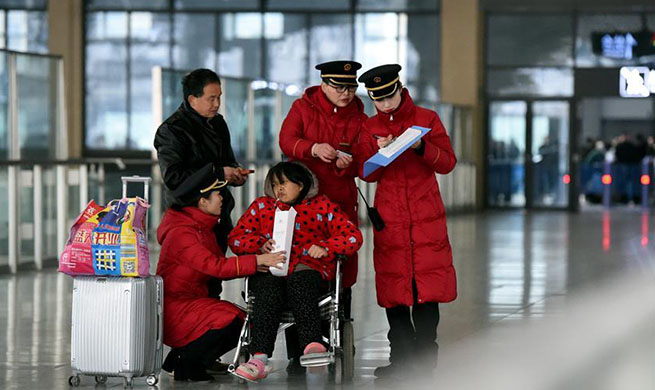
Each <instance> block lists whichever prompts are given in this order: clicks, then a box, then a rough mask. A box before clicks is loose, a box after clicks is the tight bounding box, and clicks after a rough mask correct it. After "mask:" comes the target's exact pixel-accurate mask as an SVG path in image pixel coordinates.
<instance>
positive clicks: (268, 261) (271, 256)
mask: <svg viewBox="0 0 655 390" xmlns="http://www.w3.org/2000/svg"><path fill="white" fill-rule="evenodd" d="M285 261H286V258H285V256H284V252H275V253H265V254H263V255H257V272H268V267H275V268H277V269H282V266H283V265H284V262H285Z"/></svg>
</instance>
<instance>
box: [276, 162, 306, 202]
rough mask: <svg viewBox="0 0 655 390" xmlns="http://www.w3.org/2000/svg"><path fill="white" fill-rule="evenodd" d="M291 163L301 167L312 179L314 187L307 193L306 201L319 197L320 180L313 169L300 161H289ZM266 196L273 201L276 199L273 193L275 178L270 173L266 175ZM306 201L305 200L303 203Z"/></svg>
mask: <svg viewBox="0 0 655 390" xmlns="http://www.w3.org/2000/svg"><path fill="white" fill-rule="evenodd" d="M289 162H290V163H292V164H296V165H299V166H301V167H302V168H303V169H304V170H305V171H307V173H309V174H310V175H311V177H312V186H311V187H310V188H309V191H308V192H307V195H306V196H305V199H311V198H313V197H315V196H316V195H318V178H317V177H316V175H315V174H314V172H312V171H311V169H309V168H307V166H306V165H305V164H303V163H301V162H298V161H289ZM264 194H265V195H266V196H268V197H271V198H273V199H275V198H276V197H275V193H273V177H272V175H271V172H270V171H269V172H268V173H267V174H266V179H264ZM305 199H303V201H304V200H305Z"/></svg>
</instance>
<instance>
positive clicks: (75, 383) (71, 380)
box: [68, 375, 81, 387]
mask: <svg viewBox="0 0 655 390" xmlns="http://www.w3.org/2000/svg"><path fill="white" fill-rule="evenodd" d="M80 382H81V379H80V376H79V375H72V376H71V377H70V378H68V384H69V385H71V387H77V386H79V385H80Z"/></svg>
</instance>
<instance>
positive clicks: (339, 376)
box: [334, 349, 343, 385]
mask: <svg viewBox="0 0 655 390" xmlns="http://www.w3.org/2000/svg"><path fill="white" fill-rule="evenodd" d="M342 383H343V352H342V351H341V350H340V349H338V350H335V351H334V384H336V385H340V384H342Z"/></svg>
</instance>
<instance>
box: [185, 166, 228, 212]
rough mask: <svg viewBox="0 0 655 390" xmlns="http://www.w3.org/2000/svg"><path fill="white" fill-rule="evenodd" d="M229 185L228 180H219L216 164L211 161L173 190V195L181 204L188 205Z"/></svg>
mask: <svg viewBox="0 0 655 390" xmlns="http://www.w3.org/2000/svg"><path fill="white" fill-rule="evenodd" d="M226 185H227V181H223V180H219V179H218V177H217V176H216V172H214V164H212V163H209V164H207V165H205V166H204V167H202V168H200V169H199V170H197V171H196V172H194V173H193V174H192V175H191V176H189V177H187V178H186V179H184V181H183V182H182V183H181V184H180V185H179V186H178V187H177V188H176V189H175V191H173V197H175V199H177V200H179V203H180V205H182V206H186V205H190V204H192V203H193V202H195V201H197V200H198V199H200V197H201V196H202V195H203V194H205V193H207V192H209V191H213V190H216V189H219V188H223V187H225V186H226Z"/></svg>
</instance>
